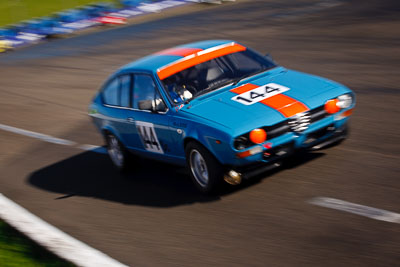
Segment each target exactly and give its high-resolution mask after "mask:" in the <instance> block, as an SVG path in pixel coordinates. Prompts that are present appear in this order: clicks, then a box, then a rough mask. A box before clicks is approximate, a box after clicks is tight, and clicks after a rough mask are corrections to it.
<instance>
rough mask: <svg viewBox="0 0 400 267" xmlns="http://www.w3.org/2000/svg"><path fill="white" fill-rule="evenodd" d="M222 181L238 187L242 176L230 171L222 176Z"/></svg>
mask: <svg viewBox="0 0 400 267" xmlns="http://www.w3.org/2000/svg"><path fill="white" fill-rule="evenodd" d="M224 181H225V182H227V183H228V184H231V185H238V184H240V183H241V182H242V174H240V173H238V172H236V171H234V170H230V171H229V172H227V173H226V174H225V175H224Z"/></svg>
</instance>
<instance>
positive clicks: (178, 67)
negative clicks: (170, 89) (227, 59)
mask: <svg viewBox="0 0 400 267" xmlns="http://www.w3.org/2000/svg"><path fill="white" fill-rule="evenodd" d="M244 50H246V47H244V46H242V45H240V44H236V43H229V44H224V45H220V46H216V47H212V48H209V49H206V50H203V51H200V52H196V53H193V54H190V55H188V56H186V57H184V58H182V59H179V60H177V61H175V62H172V63H171V64H169V65H167V66H165V67H163V68H161V69H159V70H158V71H157V74H158V77H159V78H160V79H161V80H164V79H165V78H167V77H169V76H171V75H174V74H175V73H177V72H180V71H182V70H184V69H188V68H190V67H193V66H195V65H197V64H200V63H203V62H206V61H209V60H211V59H214V58H217V57H222V56H225V55H228V54H232V53H236V52H240V51H244Z"/></svg>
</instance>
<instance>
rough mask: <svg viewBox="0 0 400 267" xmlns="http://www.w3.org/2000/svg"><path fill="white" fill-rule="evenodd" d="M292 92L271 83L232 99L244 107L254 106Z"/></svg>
mask: <svg viewBox="0 0 400 267" xmlns="http://www.w3.org/2000/svg"><path fill="white" fill-rule="evenodd" d="M288 90H290V88H288V87H286V86H283V85H280V84H276V83H269V84H266V85H263V86H260V87H257V88H255V89H253V90H250V91H247V92H244V93H242V94H240V95H237V96H234V97H232V100H234V101H236V102H239V103H241V104H243V105H252V104H255V103H257V102H260V101H262V100H264V99H267V98H269V97H271V96H274V95H278V94H281V93H283V92H286V91H288Z"/></svg>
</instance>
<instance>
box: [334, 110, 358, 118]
mask: <svg viewBox="0 0 400 267" xmlns="http://www.w3.org/2000/svg"><path fill="white" fill-rule="evenodd" d="M353 110H354V109H353V108H352V109H348V110H346V111H343V113H341V114H338V115H336V118H335V119H336V120H341V119H344V118H346V117H349V116H350V115H351V114H353Z"/></svg>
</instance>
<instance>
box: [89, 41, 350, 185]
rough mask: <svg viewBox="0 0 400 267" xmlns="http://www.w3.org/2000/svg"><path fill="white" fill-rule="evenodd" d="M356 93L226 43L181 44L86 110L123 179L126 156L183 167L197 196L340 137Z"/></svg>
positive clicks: (123, 72) (130, 68) (118, 77)
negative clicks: (186, 168)
mask: <svg viewBox="0 0 400 267" xmlns="http://www.w3.org/2000/svg"><path fill="white" fill-rule="evenodd" d="M354 105H355V97H354V94H353V92H352V91H351V90H350V89H348V88H347V87H345V86H343V85H340V84H338V83H336V82H333V81H330V80H327V79H324V78H320V77H317V76H313V75H309V74H305V73H301V72H297V71H293V70H288V69H286V68H284V67H282V66H278V65H277V64H276V63H274V62H273V61H272V60H271V59H269V57H266V56H263V55H261V54H259V53H257V52H255V51H254V50H252V49H250V48H248V47H245V46H244V45H242V44H240V43H237V42H234V41H226V40H211V41H202V42H197V43H191V44H186V45H182V46H178V47H174V48H170V49H167V50H163V51H160V52H158V53H155V54H153V55H150V56H147V57H145V58H142V59H139V60H137V61H134V62H132V63H130V64H128V65H126V66H124V67H122V68H121V69H119V70H118V71H117V72H116V73H114V74H113V75H112V76H111V77H110V78H109V79H108V80H107V81H106V82H105V84H104V86H103V87H102V88H101V89H100V91H99V92H98V93H97V95H96V96H95V98H94V100H93V103H92V104H91V105H90V108H89V113H90V116H91V117H92V118H93V121H94V123H95V125H96V126H97V128H98V129H99V131H100V132H101V133H102V135H103V136H104V137H105V140H106V144H107V150H108V154H109V156H110V157H111V160H112V162H113V163H114V165H115V166H116V167H117V168H118V169H119V170H121V171H125V170H127V169H128V168H129V167H131V166H132V164H134V162H133V161H132V159H133V158H134V157H132V155H138V156H143V157H147V158H151V159H155V160H161V161H166V162H170V163H174V164H179V165H186V166H187V167H188V170H189V172H190V175H191V178H192V180H193V182H194V183H195V185H196V186H197V187H198V189H199V190H200V191H202V192H204V193H209V192H211V191H214V190H215V189H217V188H218V185H220V184H221V183H222V181H223V180H225V181H226V182H228V183H230V184H239V183H240V182H241V181H242V179H243V178H248V177H251V176H253V175H256V174H260V173H261V172H263V171H265V170H267V169H270V168H271V166H276V165H278V164H279V163H280V162H281V161H282V160H283V159H284V158H285V157H287V156H288V155H290V154H292V153H293V152H295V151H297V150H299V149H304V148H305V149H311V148H320V147H322V146H324V145H327V144H331V143H334V142H338V141H339V140H342V139H344V138H345V137H346V133H347V122H348V119H349V116H350V115H351V113H352V111H353V108H354Z"/></svg>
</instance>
